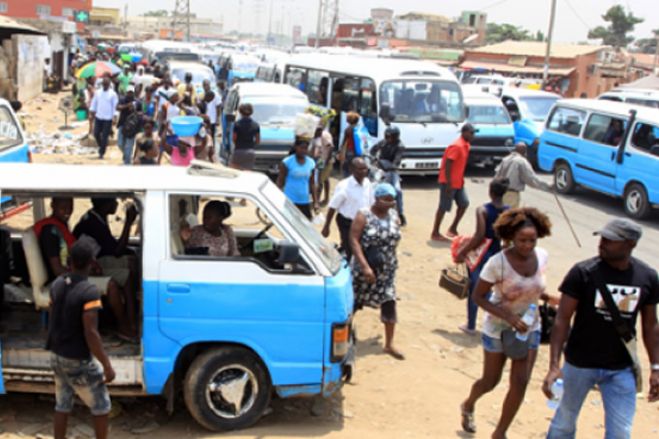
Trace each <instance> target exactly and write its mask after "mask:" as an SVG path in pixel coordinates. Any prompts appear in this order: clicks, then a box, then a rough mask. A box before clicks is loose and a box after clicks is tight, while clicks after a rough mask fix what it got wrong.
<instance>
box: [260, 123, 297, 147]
mask: <svg viewBox="0 0 659 439" xmlns="http://www.w3.org/2000/svg"><path fill="white" fill-rule="evenodd" d="M273 141H275V142H290V144H291V146H293V142H294V141H295V130H294V129H293V128H287V127H286V128H275V127H273V128H269V127H267V126H266V127H264V126H261V143H269V142H273Z"/></svg>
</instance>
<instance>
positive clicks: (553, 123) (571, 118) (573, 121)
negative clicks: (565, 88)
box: [547, 107, 586, 136]
mask: <svg viewBox="0 0 659 439" xmlns="http://www.w3.org/2000/svg"><path fill="white" fill-rule="evenodd" d="M585 119H586V112H584V111H579V110H574V109H572V108H565V107H557V108H556V109H555V110H554V112H553V113H552V114H551V117H550V119H549V125H548V126H547V127H548V128H549V129H550V130H552V131H558V132H559V133H565V134H569V135H571V136H578V135H579V133H581V128H582V127H583V124H584V121H585Z"/></svg>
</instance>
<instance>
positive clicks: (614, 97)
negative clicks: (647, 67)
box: [597, 88, 659, 108]
mask: <svg viewBox="0 0 659 439" xmlns="http://www.w3.org/2000/svg"><path fill="white" fill-rule="evenodd" d="M597 99H603V100H607V101H616V102H624V103H626V104H632V105H643V106H644V107H651V108H659V90H652V89H634V88H629V89H626V88H616V89H615V90H610V91H607V92H606V93H602V94H601V95H599V96H598V98H597Z"/></svg>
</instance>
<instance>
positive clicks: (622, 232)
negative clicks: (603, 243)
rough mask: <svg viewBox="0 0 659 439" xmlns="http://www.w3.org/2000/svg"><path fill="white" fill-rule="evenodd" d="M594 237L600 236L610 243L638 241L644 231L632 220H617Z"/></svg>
mask: <svg viewBox="0 0 659 439" xmlns="http://www.w3.org/2000/svg"><path fill="white" fill-rule="evenodd" d="M593 235H599V236H601V237H602V238H606V239H608V240H610V241H638V240H639V239H641V235H643V229H642V228H641V226H639V225H638V224H636V223H635V222H634V221H632V220H630V219H627V218H616V219H614V220H611V221H609V222H608V223H606V225H605V226H604V227H603V228H602V229H601V230H599V231H597V232H594V233H593Z"/></svg>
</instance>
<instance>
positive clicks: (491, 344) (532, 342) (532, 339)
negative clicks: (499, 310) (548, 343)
mask: <svg viewBox="0 0 659 439" xmlns="http://www.w3.org/2000/svg"><path fill="white" fill-rule="evenodd" d="M481 340H482V342H483V349H485V351H487V352H491V353H493V354H502V353H503V343H502V342H501V338H494V337H490V336H489V335H486V334H482V335H481ZM539 347H540V331H533V332H531V333H530V334H529V349H531V350H534V351H537V350H538V348H539Z"/></svg>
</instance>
